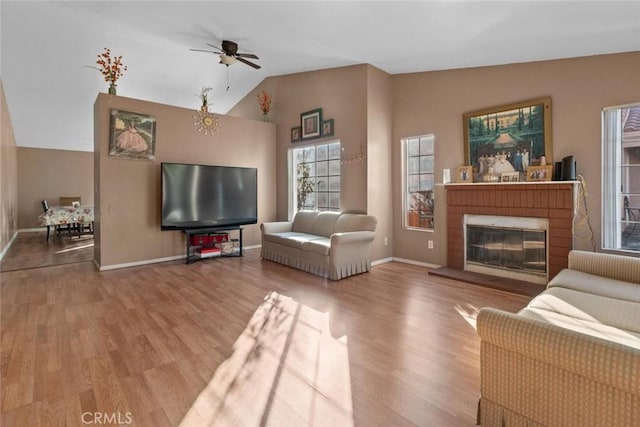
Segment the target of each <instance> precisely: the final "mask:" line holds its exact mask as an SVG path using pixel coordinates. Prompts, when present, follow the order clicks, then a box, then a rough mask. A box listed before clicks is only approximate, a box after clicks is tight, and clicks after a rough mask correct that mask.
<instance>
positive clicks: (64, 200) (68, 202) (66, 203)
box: [60, 196, 82, 206]
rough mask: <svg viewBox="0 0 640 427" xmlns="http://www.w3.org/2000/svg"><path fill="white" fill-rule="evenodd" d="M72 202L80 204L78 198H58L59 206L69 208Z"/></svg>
mask: <svg viewBox="0 0 640 427" xmlns="http://www.w3.org/2000/svg"><path fill="white" fill-rule="evenodd" d="M73 202H78V204H80V203H82V198H81V197H80V196H73V197H69V196H61V197H60V206H71V205H73Z"/></svg>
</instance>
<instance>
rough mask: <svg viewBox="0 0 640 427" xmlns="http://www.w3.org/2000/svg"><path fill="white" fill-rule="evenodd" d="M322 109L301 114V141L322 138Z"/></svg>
mask: <svg viewBox="0 0 640 427" xmlns="http://www.w3.org/2000/svg"><path fill="white" fill-rule="evenodd" d="M321 124H322V108H316V109H315V110H311V111H307V112H306V113H302V114H300V127H301V128H302V134H301V139H302V140H307V139H314V138H320V137H321V136H322V127H321Z"/></svg>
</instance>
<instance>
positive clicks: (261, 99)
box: [257, 90, 273, 116]
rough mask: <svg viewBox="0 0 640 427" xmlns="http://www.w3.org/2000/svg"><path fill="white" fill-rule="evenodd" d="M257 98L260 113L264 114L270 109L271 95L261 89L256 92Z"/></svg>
mask: <svg viewBox="0 0 640 427" xmlns="http://www.w3.org/2000/svg"><path fill="white" fill-rule="evenodd" d="M257 98H258V105H259V106H260V110H261V111H262V115H263V116H266V115H267V114H269V111H270V110H271V101H272V99H273V97H272V96H271V94H270V93H269V92H267V91H264V90H263V91H262V92H260V93H259V94H258V96H257Z"/></svg>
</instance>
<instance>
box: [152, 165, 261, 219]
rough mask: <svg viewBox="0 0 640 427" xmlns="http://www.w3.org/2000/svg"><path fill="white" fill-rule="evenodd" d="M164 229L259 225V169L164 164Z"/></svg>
mask: <svg viewBox="0 0 640 427" xmlns="http://www.w3.org/2000/svg"><path fill="white" fill-rule="evenodd" d="M161 167H162V214H161V215H162V223H161V229H162V230H186V229H192V228H206V227H222V226H238V225H243V224H256V223H257V222H258V170H257V169H256V168H241V167H229V166H210V165H192V164H184V163H162V166H161Z"/></svg>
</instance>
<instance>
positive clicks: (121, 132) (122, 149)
mask: <svg viewBox="0 0 640 427" xmlns="http://www.w3.org/2000/svg"><path fill="white" fill-rule="evenodd" d="M155 153H156V118H155V117H153V116H149V115H146V114H140V113H132V112H130V111H122V110H114V109H112V110H111V122H110V126H109V155H110V156H113V157H121V158H124V159H142V160H153V159H154V158H155Z"/></svg>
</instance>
